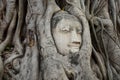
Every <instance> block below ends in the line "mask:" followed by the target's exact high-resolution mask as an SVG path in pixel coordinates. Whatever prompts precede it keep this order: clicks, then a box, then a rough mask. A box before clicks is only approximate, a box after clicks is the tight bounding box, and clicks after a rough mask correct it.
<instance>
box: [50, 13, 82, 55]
mask: <svg viewBox="0 0 120 80" xmlns="http://www.w3.org/2000/svg"><path fill="white" fill-rule="evenodd" d="M51 26H52V28H51V29H52V35H53V39H54V41H55V44H56V46H57V49H58V52H59V53H61V54H63V55H67V54H69V53H76V52H78V51H79V49H80V47H81V44H82V25H81V23H80V21H79V20H78V19H77V17H75V16H73V15H71V14H69V13H67V12H65V11H59V12H57V13H56V14H54V15H53V17H52V24H51Z"/></svg>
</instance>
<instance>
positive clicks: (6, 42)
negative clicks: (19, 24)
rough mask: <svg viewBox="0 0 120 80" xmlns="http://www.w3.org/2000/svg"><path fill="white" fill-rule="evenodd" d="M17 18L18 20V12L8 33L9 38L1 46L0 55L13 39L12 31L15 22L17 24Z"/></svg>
mask: <svg viewBox="0 0 120 80" xmlns="http://www.w3.org/2000/svg"><path fill="white" fill-rule="evenodd" d="M16 18H17V12H16V11H15V13H14V16H13V19H12V21H11V23H10V26H9V28H8V32H7V37H6V39H5V40H4V41H3V42H2V43H1V44H0V54H2V51H3V50H4V49H5V47H6V46H7V45H8V43H9V42H10V41H11V38H12V33H13V32H12V31H13V29H14V27H15V24H16V23H15V22H16Z"/></svg>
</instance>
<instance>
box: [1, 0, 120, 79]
mask: <svg viewBox="0 0 120 80" xmlns="http://www.w3.org/2000/svg"><path fill="white" fill-rule="evenodd" d="M60 11H61V12H62V11H63V12H67V13H68V14H70V15H72V16H74V17H76V18H77V19H78V20H79V22H80V23H81V25H82V28H83V30H82V46H81V47H80V50H79V52H77V53H76V54H69V55H67V56H64V55H62V54H60V52H59V51H58V48H57V46H56V43H55V40H54V38H53V35H52V27H51V25H52V21H53V17H54V16H55V15H56V14H57V13H58V12H60ZM56 22H57V20H56ZM119 26H120V0H116V1H114V0H0V80H120V42H119V41H120V28H119Z"/></svg>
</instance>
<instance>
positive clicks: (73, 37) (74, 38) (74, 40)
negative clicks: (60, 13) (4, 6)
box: [71, 30, 80, 44]
mask: <svg viewBox="0 0 120 80" xmlns="http://www.w3.org/2000/svg"><path fill="white" fill-rule="evenodd" d="M71 42H72V43H75V44H80V37H79V35H78V34H77V32H76V30H73V31H72V33H71Z"/></svg>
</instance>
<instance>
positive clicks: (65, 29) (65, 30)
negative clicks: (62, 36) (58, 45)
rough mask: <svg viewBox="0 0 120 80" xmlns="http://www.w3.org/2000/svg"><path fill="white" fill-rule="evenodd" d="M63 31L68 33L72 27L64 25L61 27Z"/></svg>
mask: <svg viewBox="0 0 120 80" xmlns="http://www.w3.org/2000/svg"><path fill="white" fill-rule="evenodd" d="M61 31H62V32H65V33H67V32H70V28H69V27H63V28H62V29H61Z"/></svg>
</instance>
